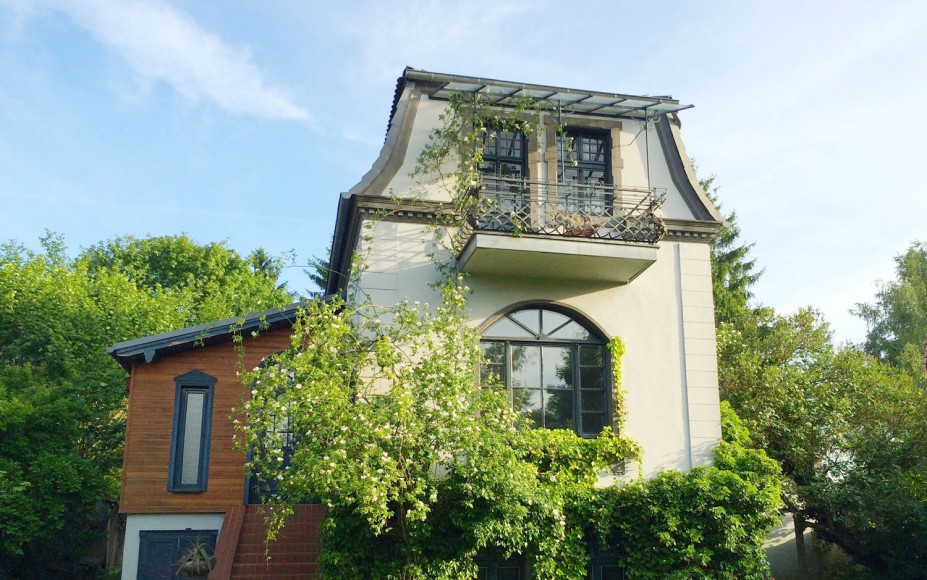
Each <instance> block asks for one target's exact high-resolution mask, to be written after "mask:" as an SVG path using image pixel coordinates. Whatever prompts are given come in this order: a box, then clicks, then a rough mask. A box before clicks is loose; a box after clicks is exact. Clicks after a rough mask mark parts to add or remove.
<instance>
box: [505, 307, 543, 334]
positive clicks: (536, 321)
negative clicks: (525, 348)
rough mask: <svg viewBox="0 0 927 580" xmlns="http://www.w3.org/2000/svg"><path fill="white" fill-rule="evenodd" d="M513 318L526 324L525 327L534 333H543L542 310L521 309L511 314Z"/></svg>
mask: <svg viewBox="0 0 927 580" xmlns="http://www.w3.org/2000/svg"><path fill="white" fill-rule="evenodd" d="M509 316H511V317H512V318H514V319H515V320H517V321H518V322H520V323H522V324H524V325H525V328H527V329H528V330H530V331H531V332H533V333H534V334H540V333H541V311H540V310H520V311H518V312H513V313H512V314H510V315H509Z"/></svg>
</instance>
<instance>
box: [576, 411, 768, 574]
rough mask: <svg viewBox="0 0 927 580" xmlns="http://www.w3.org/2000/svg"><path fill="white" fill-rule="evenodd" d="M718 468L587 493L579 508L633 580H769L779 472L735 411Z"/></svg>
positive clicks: (724, 415)
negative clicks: (768, 543) (768, 544)
mask: <svg viewBox="0 0 927 580" xmlns="http://www.w3.org/2000/svg"><path fill="white" fill-rule="evenodd" d="M721 424H722V433H723V441H722V442H721V444H720V445H719V446H718V447H717V448H716V449H715V460H714V465H713V466H711V467H696V468H695V469H693V470H691V471H689V472H685V473H683V472H678V471H664V472H661V473H660V474H659V475H657V476H656V477H654V478H653V479H650V480H636V481H632V482H630V483H628V484H627V485H623V486H613V487H610V488H605V489H599V490H589V491H587V492H586V493H584V494H582V495H580V496H578V497H577V498H576V501H575V502H574V504H573V505H574V508H575V510H576V514H577V515H579V516H580V517H579V519H580V522H581V524H582V525H585V526H586V527H587V528H588V529H591V531H592V533H591V534H590V536H593V537H594V538H595V541H597V542H599V544H600V545H601V546H602V547H603V549H610V550H611V551H613V552H614V553H615V554H616V555H617V556H618V561H620V562H621V563H622V565H623V569H624V572H625V574H626V576H627V577H628V578H654V579H657V578H659V579H663V578H737V579H741V578H767V577H768V576H769V566H768V564H767V563H766V557H765V554H764V552H763V549H762V545H763V541H764V540H765V539H766V534H767V533H768V531H769V529H771V528H772V527H773V526H774V525H776V524H777V523H778V522H779V519H778V517H777V515H776V514H777V509H778V508H779V506H780V495H779V486H780V479H779V467H778V466H777V465H776V462H775V461H773V460H772V459H770V458H769V457H767V455H766V453H765V452H763V451H762V450H759V449H756V448H754V446H753V443H752V441H751V440H750V435H749V433H748V432H747V429H746V428H745V427H744V425H743V424H742V423H741V421H740V420H739V418H738V417H737V415H736V413H734V411H733V410H732V409H731V407H730V405H728V404H726V403H723V404H722V407H721Z"/></svg>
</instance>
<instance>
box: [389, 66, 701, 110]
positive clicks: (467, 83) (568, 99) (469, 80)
mask: <svg viewBox="0 0 927 580" xmlns="http://www.w3.org/2000/svg"><path fill="white" fill-rule="evenodd" d="M405 78H406V79H409V80H414V81H422V82H424V83H426V84H430V85H432V86H431V87H427V86H426V87H425V92H426V93H428V94H429V95H430V96H431V97H432V98H436V99H450V98H451V95H453V94H459V93H462V94H470V95H480V96H482V97H483V98H484V99H486V103H487V104H488V105H496V106H506V105H510V106H511V105H515V104H516V101H517V100H518V99H522V98H528V99H531V100H533V101H535V102H536V103H538V104H539V105H540V106H541V107H543V108H547V109H550V110H554V109H561V110H563V111H564V112H566V113H577V114H581V115H596V116H601V117H630V118H635V119H646V118H647V117H649V116H651V115H654V114H658V115H662V114H666V113H676V112H679V111H682V110H685V109H691V108H692V107H693V106H694V105H683V104H681V103H680V102H679V101H678V100H676V99H673V98H671V97H651V96H646V95H622V94H617V93H603V92H598V91H582V90H576V89H566V88H560V87H549V86H544V85H530V84H524V83H513V82H509V81H499V80H493V79H481V78H475V77H466V76H458V75H448V74H441V73H432V72H428V71H423V70H417V69H412V68H409V69H406V71H405Z"/></svg>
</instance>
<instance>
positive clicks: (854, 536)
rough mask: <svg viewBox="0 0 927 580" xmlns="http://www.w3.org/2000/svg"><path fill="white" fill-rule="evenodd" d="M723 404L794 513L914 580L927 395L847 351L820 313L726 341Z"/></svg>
mask: <svg viewBox="0 0 927 580" xmlns="http://www.w3.org/2000/svg"><path fill="white" fill-rule="evenodd" d="M718 346H719V367H720V384H721V389H722V396H723V397H724V398H725V399H727V400H729V401H730V402H731V404H732V406H733V407H734V408H735V409H737V411H738V413H739V414H740V415H741V417H743V419H744V422H745V424H746V425H747V426H748V427H749V429H750V431H751V433H752V434H753V436H754V438H755V440H756V441H757V443H758V444H759V445H760V446H761V447H762V448H763V449H765V450H766V451H767V452H768V453H769V455H770V456H771V457H773V458H774V459H776V460H777V461H779V463H780V465H781V466H782V471H783V475H784V476H785V477H786V484H785V487H784V496H783V497H784V500H785V503H786V506H787V508H788V509H789V511H790V512H792V513H793V514H795V515H797V516H798V517H799V518H800V521H804V522H806V524H807V526H808V527H811V528H813V529H814V530H815V531H816V533H817V534H818V536H819V537H821V538H823V539H825V540H827V541H830V542H832V543H834V544H836V545H838V546H840V547H841V548H843V549H844V550H845V551H846V552H847V553H849V554H850V555H851V556H852V557H853V558H854V559H855V560H856V561H857V562H859V563H860V564H863V565H865V566H867V567H868V568H869V569H871V570H873V571H876V572H878V573H879V574H886V575H899V576H906V575H907V574H910V573H911V572H912V571H914V570H919V569H920V570H922V569H923V568H924V565H925V564H927V562H925V561H924V554H927V540H925V538H927V527H925V525H927V487H925V485H924V482H925V481H927V460H925V457H927V438H925V435H927V433H925V431H927V421H925V419H924V417H925V416H927V396H925V393H924V391H923V390H921V389H918V388H916V387H914V385H913V383H912V381H911V379H910V377H909V376H908V375H906V374H905V373H903V372H901V371H899V370H897V369H894V368H892V367H890V366H888V365H886V364H883V363H881V362H879V361H878V360H876V359H874V358H872V357H870V356H868V355H866V354H865V353H863V352H860V351H858V350H856V349H853V348H846V349H842V350H837V349H835V348H834V345H833V343H832V337H831V333H830V330H829V328H828V325H827V323H826V322H825V321H824V320H823V318H822V317H821V315H820V314H819V313H817V312H815V311H812V310H801V311H799V312H798V313H796V314H794V315H790V316H777V315H775V314H774V313H772V312H771V311H769V312H763V313H760V314H758V315H757V324H756V325H755V326H753V327H749V328H745V329H744V330H743V331H737V330H734V329H732V328H730V327H725V328H722V330H721V331H719V334H718Z"/></svg>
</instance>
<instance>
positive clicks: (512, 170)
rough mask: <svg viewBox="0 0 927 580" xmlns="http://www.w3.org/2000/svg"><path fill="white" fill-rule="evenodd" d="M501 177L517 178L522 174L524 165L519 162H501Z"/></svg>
mask: <svg viewBox="0 0 927 580" xmlns="http://www.w3.org/2000/svg"><path fill="white" fill-rule="evenodd" d="M498 175H499V177H504V178H507V179H517V178H519V177H521V176H522V167H521V164H518V163H500V164H499V173H498Z"/></svg>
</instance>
